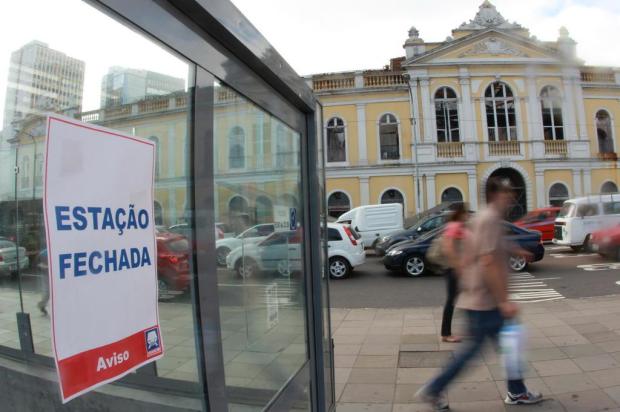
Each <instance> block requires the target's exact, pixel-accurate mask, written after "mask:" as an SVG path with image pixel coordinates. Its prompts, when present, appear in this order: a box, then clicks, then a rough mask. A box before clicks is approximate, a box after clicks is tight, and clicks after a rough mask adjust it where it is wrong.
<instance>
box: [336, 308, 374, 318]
mask: <svg viewBox="0 0 620 412" xmlns="http://www.w3.org/2000/svg"><path fill="white" fill-rule="evenodd" d="M376 313H377V309H352V310H351V311H349V313H347V316H345V318H344V319H345V320H374V318H375V314H376Z"/></svg>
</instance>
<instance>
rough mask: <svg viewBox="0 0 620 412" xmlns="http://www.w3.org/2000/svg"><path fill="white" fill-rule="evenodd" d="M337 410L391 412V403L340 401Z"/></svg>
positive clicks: (340, 411)
mask: <svg viewBox="0 0 620 412" xmlns="http://www.w3.org/2000/svg"><path fill="white" fill-rule="evenodd" d="M338 412H392V405H391V404H387V403H385V404H382V403H341V404H339V405H338Z"/></svg>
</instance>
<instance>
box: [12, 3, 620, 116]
mask: <svg viewBox="0 0 620 412" xmlns="http://www.w3.org/2000/svg"><path fill="white" fill-rule="evenodd" d="M233 3H234V4H235V5H236V6H237V7H238V8H239V9H240V10H241V11H242V12H243V13H244V14H245V15H246V16H247V17H248V18H249V19H250V21H251V22H253V24H254V25H255V26H256V27H257V28H258V29H259V30H260V31H261V32H262V33H263V35H264V36H265V37H266V38H267V40H268V41H269V42H271V43H272V45H274V46H275V48H276V49H277V50H278V51H279V52H280V54H281V55H282V56H283V57H284V58H285V59H286V60H287V61H288V62H289V63H290V64H291V66H292V67H293V68H294V69H295V70H296V71H297V73H299V74H301V75H307V74H313V73H326V72H337V71H346V70H363V69H378V68H381V67H383V66H384V65H386V64H388V63H389V59H390V58H393V57H398V56H402V55H404V50H403V48H402V45H403V43H404V41H405V40H406V38H407V32H408V30H409V28H410V27H411V26H416V27H417V28H418V30H419V31H420V36H421V37H422V38H423V39H424V40H426V41H442V40H444V39H445V38H446V36H449V35H450V34H451V30H452V29H453V28H456V27H458V26H459V25H460V24H461V23H462V22H464V21H469V20H470V19H472V18H473V17H474V16H475V14H476V12H477V11H478V6H479V5H480V4H481V3H482V0H442V1H430V0H381V1H378V0H374V1H371V0H312V1H306V2H301V1H300V0H260V1H257V0H233ZM493 4H495V5H496V6H497V9H498V10H499V12H500V13H502V15H503V16H504V17H505V18H507V19H508V20H510V21H517V22H518V23H520V24H521V25H523V26H524V27H526V28H529V29H530V31H531V34H532V35H535V36H537V37H538V38H539V39H541V40H555V39H557V37H558V30H559V28H560V27H561V26H566V27H567V29H568V30H569V32H570V35H571V37H572V38H573V39H574V40H576V41H577V42H578V45H577V52H578V55H579V56H580V57H581V58H583V59H584V60H585V61H586V63H587V64H593V65H611V66H620V42H618V41H617V28H618V27H620V0H590V1H585V0H544V1H541V0H519V1H515V0H495V1H493ZM0 39H2V41H1V42H0V127H1V125H2V118H3V115H4V103H5V90H6V86H7V79H8V68H9V60H10V55H11V52H13V51H14V50H17V49H19V48H20V47H22V46H23V45H24V44H26V43H28V42H30V41H31V40H40V41H43V42H45V43H48V44H49V46H50V47H51V48H53V49H56V50H60V51H62V52H64V53H66V54H68V55H69V56H71V57H75V58H78V59H81V60H83V61H85V62H86V72H85V86H84V102H83V109H84V110H93V109H97V108H98V107H99V94H100V87H101V79H102V77H103V75H104V74H105V73H106V72H107V71H108V69H109V67H111V66H115V65H116V66H124V67H131V68H136V69H147V70H153V71H157V72H160V73H164V74H168V75H171V76H175V77H180V78H183V79H186V78H187V70H188V66H187V64H186V63H185V62H183V61H182V60H180V59H179V58H177V57H175V56H173V55H172V54H171V53H170V52H168V51H166V50H164V49H162V48H161V47H160V46H158V45H155V44H154V43H153V42H152V41H150V40H146V39H145V38H144V37H143V36H141V35H140V34H138V33H136V32H134V31H132V30H130V29H128V28H127V27H125V26H123V25H122V24H120V23H118V22H116V21H114V20H112V19H111V18H109V17H107V16H105V15H103V14H102V13H101V12H99V11H98V10H95V9H94V8H92V7H91V6H89V5H87V4H86V3H84V2H83V1H81V0H54V1H47V0H20V1H14V2H8V3H7V5H5V6H4V7H3V12H2V13H0Z"/></svg>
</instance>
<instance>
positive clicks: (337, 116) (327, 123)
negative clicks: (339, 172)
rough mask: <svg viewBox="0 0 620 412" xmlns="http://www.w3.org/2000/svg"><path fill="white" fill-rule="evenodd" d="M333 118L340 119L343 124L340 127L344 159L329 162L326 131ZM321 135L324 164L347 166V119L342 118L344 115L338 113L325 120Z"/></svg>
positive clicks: (327, 134)
mask: <svg viewBox="0 0 620 412" xmlns="http://www.w3.org/2000/svg"><path fill="white" fill-rule="evenodd" d="M334 119H340V120H342V124H343V126H342V127H343V129H344V161H337V162H330V161H329V157H328V151H329V133H328V132H329V122H331V121H332V120H334ZM360 127H361V126H360ZM323 136H325V139H324V140H325V142H324V145H325V146H324V148H325V150H323V152H324V153H325V164H326V165H329V166H348V165H349V133H348V125H347V121H346V120H345V119H344V117H343V116H340V115H338V114H335V115H333V116H331V117H330V118H329V120H327V122H325V125H324V126H323Z"/></svg>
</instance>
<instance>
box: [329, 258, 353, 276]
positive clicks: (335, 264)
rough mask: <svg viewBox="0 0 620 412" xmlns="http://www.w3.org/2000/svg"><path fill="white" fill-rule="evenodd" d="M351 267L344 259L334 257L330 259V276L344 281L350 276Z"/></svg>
mask: <svg viewBox="0 0 620 412" xmlns="http://www.w3.org/2000/svg"><path fill="white" fill-rule="evenodd" d="M350 272H351V266H350V265H349V262H347V261H346V260H345V259H344V258H341V257H337V256H336V257H333V258H331V259H329V276H330V277H331V278H332V279H343V278H346V277H347V276H349V273H350Z"/></svg>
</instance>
